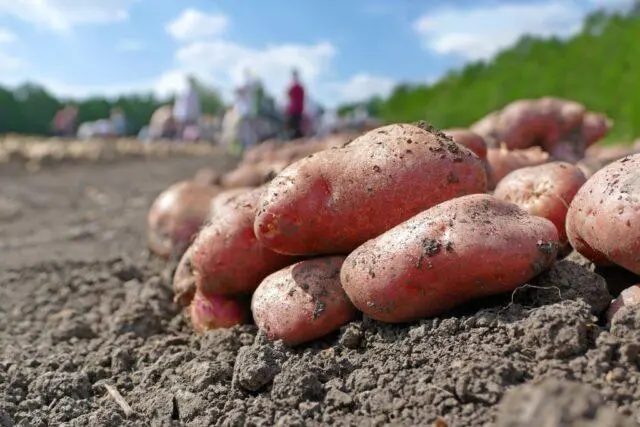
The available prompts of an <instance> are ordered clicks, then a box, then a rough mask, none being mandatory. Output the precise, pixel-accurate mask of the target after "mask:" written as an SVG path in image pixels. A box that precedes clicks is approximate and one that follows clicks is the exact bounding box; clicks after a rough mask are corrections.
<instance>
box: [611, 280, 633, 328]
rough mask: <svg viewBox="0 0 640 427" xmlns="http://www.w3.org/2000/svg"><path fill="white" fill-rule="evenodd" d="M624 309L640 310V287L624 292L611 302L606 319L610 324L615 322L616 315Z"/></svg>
mask: <svg viewBox="0 0 640 427" xmlns="http://www.w3.org/2000/svg"><path fill="white" fill-rule="evenodd" d="M622 307H633V308H635V309H638V308H640V285H634V286H631V287H628V288H627V289H625V290H623V291H622V292H621V293H620V295H619V296H618V298H616V299H614V300H613V301H611V305H610V306H609V309H608V310H607V315H606V318H607V320H608V321H609V322H612V323H613V322H615V320H616V314H617V313H618V311H620V309H621V308H622Z"/></svg>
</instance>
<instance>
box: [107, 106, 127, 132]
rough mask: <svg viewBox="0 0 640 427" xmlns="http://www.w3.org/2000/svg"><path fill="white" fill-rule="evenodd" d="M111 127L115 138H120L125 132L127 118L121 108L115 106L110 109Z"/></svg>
mask: <svg viewBox="0 0 640 427" xmlns="http://www.w3.org/2000/svg"><path fill="white" fill-rule="evenodd" d="M110 120H111V127H112V129H113V134H114V136H115V137H116V138H121V137H123V136H124V135H125V134H126V133H127V120H126V119H125V117H124V112H123V111H122V109H120V108H118V107H116V108H113V109H112V110H111V117H110Z"/></svg>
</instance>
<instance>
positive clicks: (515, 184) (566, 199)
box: [493, 162, 587, 244]
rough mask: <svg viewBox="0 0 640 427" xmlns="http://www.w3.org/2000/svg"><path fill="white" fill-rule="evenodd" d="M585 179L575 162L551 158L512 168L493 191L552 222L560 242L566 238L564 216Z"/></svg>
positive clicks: (496, 194) (563, 241) (532, 213)
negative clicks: (528, 165) (554, 160)
mask: <svg viewBox="0 0 640 427" xmlns="http://www.w3.org/2000/svg"><path fill="white" fill-rule="evenodd" d="M586 180H587V179H586V177H585V176H584V173H582V171H581V170H580V168H578V167H577V166H574V165H572V164H570V163H566V162H550V163H546V164H543V165H538V166H530V167H526V168H521V169H518V170H515V171H513V172H511V173H510V174H509V175H507V176H505V177H504V178H502V180H501V181H500V182H499V183H498V186H497V187H496V190H495V192H494V193H493V195H494V196H496V197H497V198H499V199H501V200H504V201H506V202H512V203H515V204H517V205H518V206H520V207H521V208H522V209H524V210H525V211H527V212H528V213H529V214H531V215H535V216H541V217H543V218H547V219H548V220H550V221H551V222H553V224H554V225H555V226H556V228H557V229H558V234H559V237H560V242H561V243H562V244H564V243H566V242H567V233H566V231H565V219H566V217H567V211H568V210H569V204H570V203H571V201H572V200H573V197H574V196H575V195H576V193H577V192H578V190H579V189H580V187H581V186H582V185H583V184H584V183H585V181H586Z"/></svg>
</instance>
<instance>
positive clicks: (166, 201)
mask: <svg viewBox="0 0 640 427" xmlns="http://www.w3.org/2000/svg"><path fill="white" fill-rule="evenodd" d="M219 191H220V188H219V187H215V186H210V185H204V184H202V183H198V182H194V181H180V182H177V183H175V184H173V185H171V186H170V187H169V188H167V189H166V190H165V191H163V192H162V193H160V194H159V195H158V197H157V198H156V199H155V201H154V202H153V204H152V205H151V208H150V209H149V214H148V216H147V239H148V246H149V248H150V249H151V250H152V251H153V252H155V253H156V254H157V255H159V256H160V257H163V258H176V259H180V257H181V256H182V254H183V253H184V252H185V251H186V250H187V248H188V247H189V245H190V244H191V241H192V240H193V237H194V236H195V235H196V234H197V232H198V230H199V229H200V227H202V225H203V224H204V222H205V221H206V220H207V218H208V217H209V208H210V203H211V200H212V199H213V198H214V197H215V195H216V194H218V192H219Z"/></svg>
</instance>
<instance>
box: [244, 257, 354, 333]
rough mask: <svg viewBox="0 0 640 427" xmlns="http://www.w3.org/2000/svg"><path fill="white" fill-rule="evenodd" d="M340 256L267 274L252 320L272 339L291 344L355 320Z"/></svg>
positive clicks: (255, 299)
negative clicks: (342, 280) (343, 286)
mask: <svg viewBox="0 0 640 427" xmlns="http://www.w3.org/2000/svg"><path fill="white" fill-rule="evenodd" d="M344 258H345V257H343V256H329V257H321V258H314V259H309V260H305V261H300V262H299V263H297V264H293V265H291V266H289V267H286V268H284V269H282V270H280V271H277V272H275V273H273V274H271V275H269V276H268V277H267V278H266V279H264V280H263V281H262V283H260V286H258V289H256V291H255V293H254V294H253V298H252V300H251V310H252V312H253V318H254V320H255V322H256V324H257V325H258V327H259V328H260V329H262V330H264V331H265V332H266V333H267V336H269V338H271V339H272V340H283V341H284V342H285V343H287V344H290V345H295V344H300V343H303V342H307V341H311V340H313V339H316V338H320V337H322V336H324V335H326V334H328V333H330V332H333V331H334V330H336V329H338V328H339V327H340V326H342V325H344V324H345V323H347V322H349V321H351V320H353V319H355V317H356V316H357V314H358V311H357V310H356V309H355V307H354V306H353V304H351V301H349V298H347V295H346V294H345V293H344V290H343V289H342V284H341V283H340V267H341V266H342V263H343V262H344Z"/></svg>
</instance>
